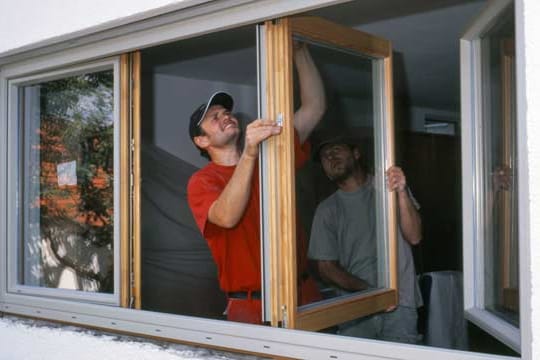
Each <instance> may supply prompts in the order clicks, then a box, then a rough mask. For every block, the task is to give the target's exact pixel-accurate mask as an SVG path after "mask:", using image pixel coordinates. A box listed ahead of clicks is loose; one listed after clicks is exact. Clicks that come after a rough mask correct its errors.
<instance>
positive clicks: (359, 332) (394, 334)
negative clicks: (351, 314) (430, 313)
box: [339, 306, 421, 344]
mask: <svg viewBox="0 0 540 360" xmlns="http://www.w3.org/2000/svg"><path fill="white" fill-rule="evenodd" d="M417 321H418V313H417V312H416V309H415V308H410V307H406V306H398V307H397V309H395V310H394V311H392V312H388V313H382V314H374V315H370V316H366V317H363V318H360V319H356V320H352V321H349V322H347V323H345V324H342V325H341V326H340V327H339V334H340V335H343V336H354V337H360V338H364V339H378V340H385V341H394V342H400V343H406V344H418V343H419V342H420V340H421V336H420V335H418V332H417V330H416V323H417Z"/></svg>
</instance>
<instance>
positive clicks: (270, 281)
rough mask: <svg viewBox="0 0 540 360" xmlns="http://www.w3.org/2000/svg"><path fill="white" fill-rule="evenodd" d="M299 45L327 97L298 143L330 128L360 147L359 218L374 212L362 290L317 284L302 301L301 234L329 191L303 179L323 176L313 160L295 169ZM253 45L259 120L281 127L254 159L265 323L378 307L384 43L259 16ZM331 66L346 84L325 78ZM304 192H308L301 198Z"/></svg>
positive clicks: (387, 160)
mask: <svg viewBox="0 0 540 360" xmlns="http://www.w3.org/2000/svg"><path fill="white" fill-rule="evenodd" d="M302 43H305V44H307V47H308V49H309V52H310V54H311V57H312V58H313V60H314V62H315V64H316V66H317V68H318V69H319V71H320V72H321V76H322V79H323V83H324V87H325V92H326V98H327V99H328V100H327V107H326V113H325V115H324V117H323V119H322V120H321V122H320V123H319V124H318V125H317V127H316V129H315V130H314V131H313V132H312V133H311V136H310V137H309V139H308V141H309V142H311V143H312V145H313V146H314V147H315V146H316V145H317V143H318V142H319V141H321V139H324V138H325V137H327V136H329V133H330V130H329V129H331V133H332V134H337V133H339V132H341V135H353V136H354V137H355V138H356V139H358V142H359V143H360V144H361V145H362V150H361V153H362V156H364V159H365V160H367V161H366V164H365V165H366V169H370V170H366V173H368V172H369V174H370V175H369V176H370V178H372V180H370V181H373V187H374V188H375V189H376V190H375V196H374V202H373V209H372V210H373V211H372V212H370V214H371V215H369V216H373V217H374V220H373V223H374V224H376V225H374V230H373V231H375V234H376V238H377V244H372V245H373V246H372V248H371V250H372V251H373V254H372V255H373V256H372V257H371V259H370V261H372V264H371V266H372V267H371V268H370V269H371V270H372V271H371V274H370V276H372V279H371V280H370V281H369V285H370V287H369V289H368V290H366V291H361V292H352V293H345V292H343V291H340V290H336V289H334V288H331V286H329V285H328V284H326V283H324V282H323V281H319V283H318V286H319V288H320V290H321V291H322V293H323V295H324V299H321V298H319V299H317V301H305V299H301V296H300V294H299V292H298V288H301V287H302V286H301V285H299V284H301V283H302V281H304V279H305V277H306V276H308V275H309V276H311V274H309V273H308V272H309V269H308V267H307V265H306V264H307V263H308V260H307V247H308V245H307V241H306V240H302V239H303V238H309V237H308V236H307V234H308V233H309V228H310V227H311V223H312V217H313V212H314V211H315V207H316V205H317V203H318V202H320V200H322V199H323V196H326V195H329V193H328V192H325V191H319V190H320V189H319V190H317V189H316V188H317V187H316V186H313V184H314V183H316V182H317V181H315V180H313V179H315V178H316V177H317V176H318V177H319V179H320V176H321V174H323V173H322V169H320V167H317V166H318V164H316V163H315V162H314V161H313V160H309V161H308V162H307V163H306V164H305V165H303V166H302V167H301V168H296V169H295V145H294V136H295V135H294V132H295V130H294V121H293V119H294V112H295V111H296V110H297V109H298V108H299V107H300V106H301V104H300V99H299V98H300V96H299V93H298V92H299V91H301V90H300V89H298V88H299V86H297V84H296V83H297V82H298V80H297V77H296V76H295V75H296V74H295V67H294V63H293V52H294V47H295V46H299V44H300V46H302V45H301V44H302ZM260 44H261V49H264V50H263V52H265V54H266V56H264V57H262V58H263V59H265V61H266V63H265V64H263V66H262V69H263V70H262V71H263V72H262V77H263V78H264V81H263V82H262V86H261V93H262V95H263V96H262V97H263V99H264V98H265V99H266V100H265V101H264V100H263V103H265V104H266V108H265V109H263V117H265V118H269V119H276V120H277V121H278V122H282V126H283V130H282V134H281V135H280V136H277V137H275V138H271V139H270V140H269V141H267V142H266V143H265V144H264V146H263V150H262V156H261V158H262V165H261V169H262V174H261V179H263V180H262V193H263V211H262V216H263V220H262V221H263V234H264V236H263V239H264V244H265V246H264V251H265V252H266V254H265V256H264V258H265V259H266V260H267V263H266V267H265V272H264V273H265V275H266V284H267V287H266V288H265V290H266V291H265V300H266V306H265V317H266V320H267V321H269V322H270V323H271V324H272V325H274V326H279V325H281V326H284V327H287V328H297V329H306V330H320V329H324V328H328V327H331V326H334V325H336V324H340V323H343V322H345V321H348V320H352V319H355V318H358V317H362V316H366V315H369V314H372V313H376V312H380V311H384V310H385V309H387V308H389V307H390V306H392V305H396V304H397V302H398V295H397V287H398V284H397V270H396V269H397V256H396V252H397V249H396V239H397V225H396V214H395V199H394V196H393V195H392V193H389V192H388V191H386V188H385V183H384V172H385V169H386V168H388V167H389V166H390V165H392V164H393V97H392V50H391V44H390V43H389V42H388V41H386V40H384V39H380V38H377V37H375V36H372V35H370V34H366V33H363V32H360V31H357V30H354V29H351V28H347V27H344V26H341V25H337V24H334V23H331V22H329V21H326V20H324V19H321V18H316V17H289V18H283V19H278V20H275V21H268V22H266V23H265V24H264V26H263V27H262V30H261V31H260ZM337 72H340V78H341V79H343V78H344V76H345V78H347V79H348V80H350V81H347V83H346V84H345V83H340V82H339V81H335V78H334V75H335V74H336V73H337ZM296 155H298V154H296ZM304 172H307V173H308V174H307V175H306V174H305V173H304ZM313 176H314V177H313ZM322 177H324V175H322ZM321 181H323V182H324V180H321ZM302 183H303V184H307V187H303V186H302ZM325 184H326V185H328V183H325ZM326 190H328V188H326ZM306 193H312V196H309V197H308V198H306V197H305V196H304V195H305V194H306ZM313 194H314V195H313ZM301 233H303V234H301ZM371 250H370V251H371ZM299 305H301V306H299Z"/></svg>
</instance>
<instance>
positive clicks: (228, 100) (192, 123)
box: [189, 91, 234, 140]
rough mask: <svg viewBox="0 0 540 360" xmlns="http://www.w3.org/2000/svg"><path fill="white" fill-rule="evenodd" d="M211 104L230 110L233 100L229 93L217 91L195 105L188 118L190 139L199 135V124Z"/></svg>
mask: <svg viewBox="0 0 540 360" xmlns="http://www.w3.org/2000/svg"><path fill="white" fill-rule="evenodd" d="M212 105H221V106H223V107H224V108H225V109H227V110H229V111H231V110H232V109H233V105H234V101H233V98H232V96H231V95H229V94H227V93H226V92H223V91H218V92H216V93H214V94H213V95H212V96H210V98H209V99H208V101H207V102H206V103H203V104H201V105H200V106H199V107H197V109H195V111H194V112H193V114H191V117H190V119H189V136H190V137H191V140H193V138H194V137H196V136H199V134H200V132H199V126H200V125H201V122H202V121H203V119H204V116H205V115H206V113H207V112H208V109H210V107H211V106H212Z"/></svg>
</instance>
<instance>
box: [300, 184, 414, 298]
mask: <svg viewBox="0 0 540 360" xmlns="http://www.w3.org/2000/svg"><path fill="white" fill-rule="evenodd" d="M372 183H373V182H372V180H371V178H369V179H368V181H367V182H366V184H365V185H364V186H362V187H361V188H360V189H358V190H356V191H354V192H345V191H342V190H338V191H336V192H335V193H334V194H332V195H330V196H329V197H328V198H327V199H325V200H324V201H322V202H321V203H320V204H319V206H318V207H317V210H316V211H315V216H314V218H313V225H312V228H311V239H310V241H309V250H308V257H309V258H311V259H314V260H336V261H338V262H339V264H340V266H341V267H343V269H345V270H347V271H348V272H349V273H351V274H353V275H355V276H357V277H359V278H361V279H363V280H364V281H367V283H368V284H369V285H370V287H372V288H377V287H378V286H377V284H378V279H377V229H376V225H377V221H376V211H375V209H376V208H375V189H374V187H373V185H372ZM409 195H410V196H411V199H412V200H413V203H414V204H415V205H416V206H417V207H418V204H417V202H416V200H414V198H413V197H412V195H411V194H410V193H409ZM398 264H399V267H398V271H399V304H400V305H402V306H408V307H418V306H421V305H422V299H421V296H420V289H419V287H418V282H417V281H416V274H415V269H414V262H413V257H412V251H411V247H410V245H409V244H408V243H407V242H406V241H405V239H403V236H402V234H401V231H398ZM340 293H341V294H344V293H345V292H344V291H341V292H340Z"/></svg>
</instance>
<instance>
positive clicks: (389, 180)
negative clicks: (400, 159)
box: [386, 166, 407, 193]
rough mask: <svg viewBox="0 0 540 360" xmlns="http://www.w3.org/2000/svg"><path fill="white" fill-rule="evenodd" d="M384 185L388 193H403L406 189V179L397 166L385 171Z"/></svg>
mask: <svg viewBox="0 0 540 360" xmlns="http://www.w3.org/2000/svg"><path fill="white" fill-rule="evenodd" d="M386 185H387V186H388V191H394V190H396V191H397V192H400V193H401V192H404V191H405V189H406V188H407V179H406V178H405V174H404V173H403V170H401V168H400V167H398V166H392V167H390V168H389V169H388V170H386Z"/></svg>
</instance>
